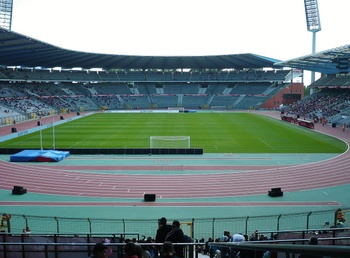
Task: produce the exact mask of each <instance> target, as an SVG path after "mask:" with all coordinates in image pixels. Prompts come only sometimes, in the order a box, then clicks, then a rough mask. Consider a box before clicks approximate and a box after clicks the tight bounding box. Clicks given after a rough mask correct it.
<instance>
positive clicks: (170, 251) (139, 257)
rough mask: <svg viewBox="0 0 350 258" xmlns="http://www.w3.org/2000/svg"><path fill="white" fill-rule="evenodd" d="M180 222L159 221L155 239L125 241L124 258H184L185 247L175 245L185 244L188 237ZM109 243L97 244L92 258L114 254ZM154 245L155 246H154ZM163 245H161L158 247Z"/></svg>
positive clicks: (101, 257)
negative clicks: (169, 223)
mask: <svg viewBox="0 0 350 258" xmlns="http://www.w3.org/2000/svg"><path fill="white" fill-rule="evenodd" d="M180 226H181V224H180V222H179V221H178V220H174V221H173V222H172V224H171V225H168V224H167V219H166V218H164V217H163V218H161V219H159V220H158V229H157V232H156V236H155V238H154V239H152V237H148V238H143V239H142V240H140V241H137V239H136V238H134V239H125V240H123V242H124V243H125V247H124V249H123V257H124V258H155V257H159V258H172V257H174V258H184V257H185V255H184V246H183V245H177V244H175V245H174V244H173V243H183V242H184V241H186V236H185V234H184V232H183V231H182V229H181V227H180ZM108 242H109V241H104V243H96V244H95V246H94V250H93V255H92V256H90V258H106V257H108V256H109V255H111V254H112V252H111V249H110V248H109V246H108ZM152 244H154V245H152ZM156 244H161V245H156Z"/></svg>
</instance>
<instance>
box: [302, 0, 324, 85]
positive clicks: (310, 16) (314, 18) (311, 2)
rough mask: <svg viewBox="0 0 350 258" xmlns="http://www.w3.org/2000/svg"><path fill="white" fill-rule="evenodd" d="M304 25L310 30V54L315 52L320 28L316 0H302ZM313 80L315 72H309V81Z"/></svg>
mask: <svg viewBox="0 0 350 258" xmlns="http://www.w3.org/2000/svg"><path fill="white" fill-rule="evenodd" d="M304 6H305V16H306V27H307V30H308V31H310V32H312V54H315V53H316V32H318V31H320V30H321V21H320V15H319V13H318V2H317V0H304ZM314 81H315V72H312V73H311V83H313V82H314Z"/></svg>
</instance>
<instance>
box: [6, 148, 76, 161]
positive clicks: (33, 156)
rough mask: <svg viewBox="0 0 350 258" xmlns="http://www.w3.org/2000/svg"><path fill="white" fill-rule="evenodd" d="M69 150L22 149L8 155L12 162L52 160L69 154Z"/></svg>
mask: <svg viewBox="0 0 350 258" xmlns="http://www.w3.org/2000/svg"><path fill="white" fill-rule="evenodd" d="M69 154H70V153H69V151H56V150H23V151H21V152H18V153H16V154H13V155H11V156H10V161H12V162H53V161H60V160H62V159H64V158H65V157H68V156H69Z"/></svg>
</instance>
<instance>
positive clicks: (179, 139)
mask: <svg viewBox="0 0 350 258" xmlns="http://www.w3.org/2000/svg"><path fill="white" fill-rule="evenodd" d="M150 148H174V149H176V148H191V137H190V136H150Z"/></svg>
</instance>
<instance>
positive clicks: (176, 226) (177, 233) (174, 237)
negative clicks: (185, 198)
mask: <svg viewBox="0 0 350 258" xmlns="http://www.w3.org/2000/svg"><path fill="white" fill-rule="evenodd" d="M183 239H184V232H183V231H182V229H181V228H180V222H179V221H178V220H174V221H173V224H172V230H171V231H170V232H169V233H168V234H167V235H166V237H165V241H170V242H172V243H182V242H183ZM174 250H175V254H176V256H178V257H180V258H181V257H184V250H183V246H182V245H175V246H174Z"/></svg>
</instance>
